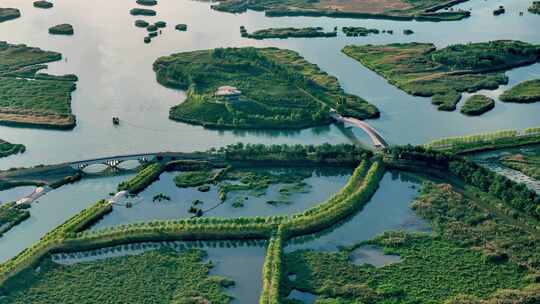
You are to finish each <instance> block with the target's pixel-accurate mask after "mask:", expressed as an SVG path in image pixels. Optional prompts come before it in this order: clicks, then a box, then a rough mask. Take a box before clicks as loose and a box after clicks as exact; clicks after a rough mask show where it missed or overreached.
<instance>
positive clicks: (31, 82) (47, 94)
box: [0, 42, 77, 129]
mask: <svg viewBox="0 0 540 304" xmlns="http://www.w3.org/2000/svg"><path fill="white" fill-rule="evenodd" d="M61 58H62V55H61V54H60V53H56V52H50V51H44V50H41V49H39V48H33V47H28V46H26V45H13V44H9V43H7V42H0V124H4V125H14V126H27V127H44V128H55V129H72V128H73V127H75V116H74V115H73V114H72V113H71V92H72V91H74V90H75V88H76V85H75V81H77V77H76V76H75V75H63V76H55V75H50V74H45V73H39V71H40V70H42V69H45V68H46V67H47V65H45V63H48V62H53V61H58V60H60V59H61Z"/></svg>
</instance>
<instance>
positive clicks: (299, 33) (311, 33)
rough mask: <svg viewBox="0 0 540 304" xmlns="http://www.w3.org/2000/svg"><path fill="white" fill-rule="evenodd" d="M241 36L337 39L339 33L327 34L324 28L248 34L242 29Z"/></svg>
mask: <svg viewBox="0 0 540 304" xmlns="http://www.w3.org/2000/svg"><path fill="white" fill-rule="evenodd" d="M240 34H241V35H242V37H245V38H252V39H273V38H278V39H287V38H315V37H336V36H337V32H336V31H333V32H325V31H324V29H323V28H322V27H304V28H295V27H278V28H268V29H262V30H258V31H255V32H253V33H251V34H250V33H248V32H247V30H246V28H245V27H243V26H242V27H240Z"/></svg>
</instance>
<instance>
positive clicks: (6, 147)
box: [0, 139, 26, 158]
mask: <svg viewBox="0 0 540 304" xmlns="http://www.w3.org/2000/svg"><path fill="white" fill-rule="evenodd" d="M25 150H26V147H25V146H24V145H21V144H12V143H9V142H7V141H5V140H2V139H0V158H1V157H6V156H10V155H13V154H18V153H24V151H25Z"/></svg>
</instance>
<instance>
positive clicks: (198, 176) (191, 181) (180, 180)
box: [174, 171, 212, 188]
mask: <svg viewBox="0 0 540 304" xmlns="http://www.w3.org/2000/svg"><path fill="white" fill-rule="evenodd" d="M211 177H212V172H211V171H191V172H182V173H180V174H178V175H177V176H175V178H174V183H175V184H176V186H177V187H181V188H186V187H196V186H201V185H204V184H206V183H208V182H209V181H210V179H211Z"/></svg>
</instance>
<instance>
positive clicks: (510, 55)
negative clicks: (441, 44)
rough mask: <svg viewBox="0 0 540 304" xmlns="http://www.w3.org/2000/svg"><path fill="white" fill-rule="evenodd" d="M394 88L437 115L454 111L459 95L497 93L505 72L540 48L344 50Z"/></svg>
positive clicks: (509, 44) (516, 44)
mask: <svg viewBox="0 0 540 304" xmlns="http://www.w3.org/2000/svg"><path fill="white" fill-rule="evenodd" d="M342 51H343V52H344V53H345V54H346V55H348V56H350V57H352V58H353V59H355V60H357V61H359V62H360V63H362V64H363V65H364V66H366V67H367V68H369V69H371V70H373V71H375V72H376V73H378V74H380V75H381V76H383V77H384V78H385V79H387V80H388V81H389V82H390V83H391V84H392V85H394V86H396V87H398V88H400V89H402V90H404V91H405V92H407V93H409V94H412V95H415V96H425V97H432V103H433V104H435V105H437V106H438V109H439V110H444V111H453V110H455V109H456V104H457V103H458V102H459V100H460V99H461V92H476V91H478V90H482V89H496V88H497V87H498V86H499V85H501V84H506V83H507V82H508V77H507V76H506V75H505V74H504V72H505V71H507V70H510V69H512V68H516V67H520V66H525V65H530V64H534V63H536V62H537V61H538V60H539V59H540V46H538V45H532V44H529V43H525V42H521V41H513V40H498V41H490V42H480V43H469V44H456V45H451V46H448V47H445V48H442V49H437V48H436V47H435V46H434V45H433V44H431V43H416V42H413V43H394V44H388V45H348V46H346V47H345V48H343V50H342Z"/></svg>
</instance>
